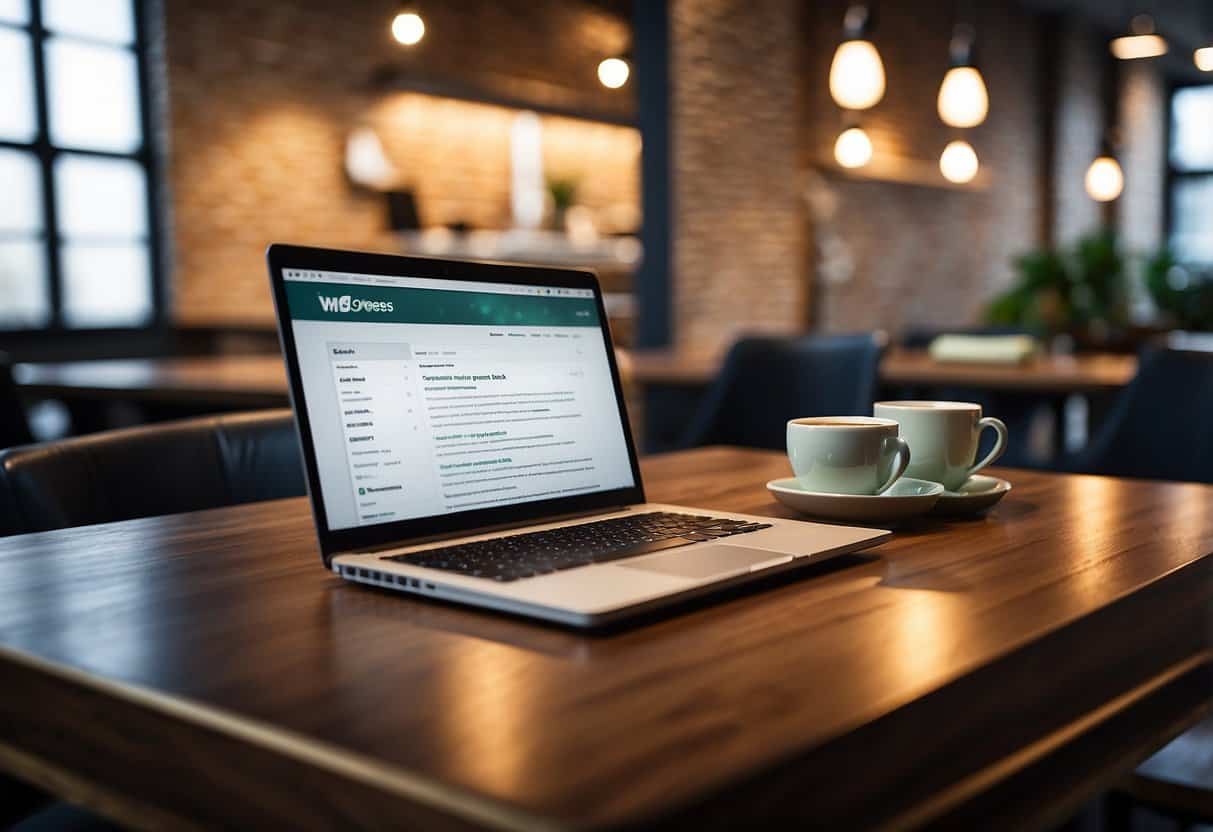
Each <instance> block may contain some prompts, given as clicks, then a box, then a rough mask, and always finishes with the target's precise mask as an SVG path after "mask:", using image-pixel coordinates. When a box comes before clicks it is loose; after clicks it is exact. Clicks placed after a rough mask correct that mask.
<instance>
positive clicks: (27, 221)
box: [0, 148, 42, 236]
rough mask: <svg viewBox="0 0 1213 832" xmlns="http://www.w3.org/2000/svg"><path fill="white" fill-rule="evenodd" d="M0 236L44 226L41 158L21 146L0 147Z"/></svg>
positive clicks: (36, 229)
mask: <svg viewBox="0 0 1213 832" xmlns="http://www.w3.org/2000/svg"><path fill="white" fill-rule="evenodd" d="M0 182H3V183H4V185H3V189H4V197H3V198H2V199H0V236H4V235H7V234H10V233H12V232H14V231H17V232H26V233H29V232H31V231H41V230H42V176H41V170H40V169H39V166H38V158H37V157H36V156H34V154H32V153H26V152H24V151H21V150H8V149H5V148H0Z"/></svg>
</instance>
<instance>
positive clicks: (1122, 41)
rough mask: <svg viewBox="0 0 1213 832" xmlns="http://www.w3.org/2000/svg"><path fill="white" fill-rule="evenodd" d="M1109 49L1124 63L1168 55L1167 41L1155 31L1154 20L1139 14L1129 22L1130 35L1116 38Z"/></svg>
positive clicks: (1146, 15)
mask: <svg viewBox="0 0 1213 832" xmlns="http://www.w3.org/2000/svg"><path fill="white" fill-rule="evenodd" d="M1108 48H1109V49H1111V50H1112V54H1113V55H1115V56H1116V57H1117V58H1120V59H1121V60H1122V61H1134V60H1138V59H1140V58H1157V57H1158V56H1159V55H1165V54H1167V41H1166V39H1165V38H1164V37H1163V36H1162V35H1160V34H1158V33H1157V32H1156V31H1154V18H1152V17H1150V15H1148V14H1139V15H1137V16H1135V17H1134V18H1133V19H1132V20H1131V21H1129V33H1128V34H1127V35H1121V36H1120V37H1118V38H1114V39H1113V40H1112V42H1111V43H1110V44H1109V45H1108Z"/></svg>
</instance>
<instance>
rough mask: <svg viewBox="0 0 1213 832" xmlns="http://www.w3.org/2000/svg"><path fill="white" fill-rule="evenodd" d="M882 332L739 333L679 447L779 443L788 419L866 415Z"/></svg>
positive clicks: (873, 391)
mask: <svg viewBox="0 0 1213 832" xmlns="http://www.w3.org/2000/svg"><path fill="white" fill-rule="evenodd" d="M884 345H885V338H884V334H883V333H866V334H862V335H805V336H799V337H791V338H775V337H755V338H743V339H741V340H739V341H738V342H737V343H736V344H734V345H733V347H732V349H730V350H729V354H728V356H727V357H726V358H725V361H724V366H723V367H722V368H721V371H720V376H719V378H718V379H717V380H716V383H715V384H714V385H713V386H712V388H711V389H710V390H709V391H708V393H707V395H706V397H705V399H704V402H703V405H702V406H701V408H700V410H699V413H698V415H697V417H696V419H695V421H694V422H693V424H692V426H691V429H690V430H689V431H688V432H687V434H686V436H685V437H684V441H683V443H682V444H683V445H684V446H688V447H689V446H694V445H711V444H728V445H746V446H749V447H754V448H771V449H780V448H783V447H784V446H785V444H786V433H787V421H788V420H789V419H795V418H798V417H801V416H845V415H871V413H872V401H873V399H874V398H875V396H876V385H877V373H878V371H879V367H880V356H881V353H882V352H883V350H884Z"/></svg>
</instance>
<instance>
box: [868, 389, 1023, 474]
mask: <svg viewBox="0 0 1213 832" xmlns="http://www.w3.org/2000/svg"><path fill="white" fill-rule="evenodd" d="M872 412H873V413H874V414H876V416H877V417H879V418H883V419H892V420H894V421H896V422H897V424H898V425H900V426H901V437H902V438H903V439H905V440H906V441H907V442H909V443H910V450H911V452H912V453H913V455H914V456H913V459H911V461H910V465H909V467H908V468H907V469H906V473H907V474H909V475H910V476H911V477H917V478H918V479H922V480H932V481H933V482H939V483H943V487H944V488H946V489H948V490H949V491H955V490H956V489H958V488H960V486H962V485H964V482H965V480H967V479H968V478H969V477H971V476H972V475H973V474H975V473H977V472H978V471H980V470H981V469H982V468H985V467H986V466H987V465H989V464H991V463H992V462H994V461H995V460H996V459H998V458H999V457H1000V456H1002V453H1003V451H1005V450H1006V449H1007V426H1006V425H1005V424H1003V422H1002V420H1001V419H995V418H994V417H992V416H986V417H984V418H983V417H982V415H981V405H979V404H976V403H974V402H936V401H903V402H877V403H876V404H875V405H873V407H872ZM986 428H993V429H994V432H995V433H996V434H997V438H996V439H995V441H994V447H993V448H992V449H991V450H990V452H989V453H988V454H986V455H985V457H984V458H983V459H982V460H981V461H980V462H978V463H976V464H974V462H973V460H974V459H976V458H977V442H978V439H979V438H980V436H981V432H982V431H983V430H984V429H986Z"/></svg>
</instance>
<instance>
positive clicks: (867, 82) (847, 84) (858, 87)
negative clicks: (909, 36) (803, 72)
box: [830, 3, 885, 110]
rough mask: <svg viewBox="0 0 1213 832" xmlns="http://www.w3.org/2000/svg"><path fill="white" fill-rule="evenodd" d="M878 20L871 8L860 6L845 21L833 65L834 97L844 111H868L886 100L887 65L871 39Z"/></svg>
mask: <svg viewBox="0 0 1213 832" xmlns="http://www.w3.org/2000/svg"><path fill="white" fill-rule="evenodd" d="M874 17H875V16H874V15H873V13H872V9H871V8H870V7H869V6H867V5H866V4H863V3H856V4H854V5H852V6H851V7H850V8H848V9H847V13H846V16H845V17H844V18H843V24H842V28H843V41H842V43H840V44H838V49H837V50H835V52H834V60H833V61H832V62H831V63H830V95H831V96H832V97H833V98H834V103H835V104H837V105H838V106H839V107H842V108H843V109H844V110H866V109H868V108H869V107H874V106H875V105H876V104H877V103H878V102H879V101H880V99H881V98H883V97H884V87H885V77H884V64H883V63H882V62H881V60H880V52H878V51H877V50H876V45H875V44H874V43H872V41H871V40H869V39H868V35H869V34H870V32H871V30H872V28H873V26H874V25H875V19H874Z"/></svg>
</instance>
